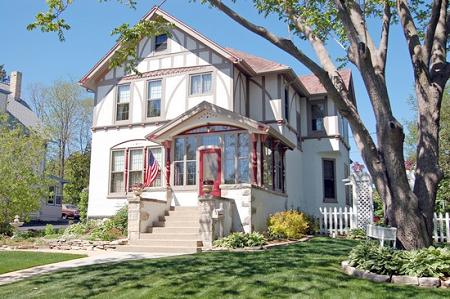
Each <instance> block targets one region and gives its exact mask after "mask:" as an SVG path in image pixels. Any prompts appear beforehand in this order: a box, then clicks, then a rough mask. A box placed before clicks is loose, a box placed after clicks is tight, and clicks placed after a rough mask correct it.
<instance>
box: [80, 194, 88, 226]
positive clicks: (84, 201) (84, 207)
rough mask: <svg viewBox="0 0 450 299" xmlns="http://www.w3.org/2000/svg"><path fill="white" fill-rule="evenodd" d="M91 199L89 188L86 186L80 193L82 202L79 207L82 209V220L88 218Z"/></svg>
mask: <svg viewBox="0 0 450 299" xmlns="http://www.w3.org/2000/svg"><path fill="white" fill-rule="evenodd" d="M88 201H89V190H88V189H87V188H84V189H83V191H81V193H80V202H79V203H78V208H79V209H80V220H81V221H86V220H87V207H88Z"/></svg>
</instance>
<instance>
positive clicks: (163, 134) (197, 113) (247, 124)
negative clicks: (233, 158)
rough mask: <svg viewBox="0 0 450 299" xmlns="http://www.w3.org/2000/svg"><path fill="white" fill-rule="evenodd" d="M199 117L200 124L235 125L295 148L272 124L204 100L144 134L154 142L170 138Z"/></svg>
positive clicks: (193, 125)
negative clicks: (271, 137)
mask: <svg viewBox="0 0 450 299" xmlns="http://www.w3.org/2000/svg"><path fill="white" fill-rule="evenodd" d="M200 119H201V120H202V122H204V123H202V125H207V124H211V125H213V124H225V125H230V126H235V127H238V128H242V129H245V130H248V131H249V132H250V133H258V134H263V135H270V136H273V137H275V138H276V139H278V140H280V141H281V142H282V143H283V144H284V145H286V146H287V147H288V148H290V149H293V148H295V144H294V143H292V142H291V141H290V140H289V139H287V138H286V137H285V136H283V135H282V134H281V133H279V132H278V131H277V130H275V129H274V128H273V127H272V126H270V125H268V124H263V123H260V122H258V121H255V120H253V119H251V118H248V117H245V116H242V115H241V114H239V113H236V112H233V111H230V110H227V109H225V108H222V107H219V106H217V105H214V104H211V103H209V102H206V101H203V102H201V103H200V104H198V105H197V106H195V107H193V108H191V109H189V110H188V111H186V112H185V113H183V114H181V115H179V116H178V117H176V118H175V119H173V120H172V121H170V122H168V123H167V124H165V125H163V126H161V127H159V128H157V129H156V130H154V131H153V132H151V133H150V134H148V135H147V136H145V138H146V139H148V140H150V141H153V142H156V143H162V142H164V141H166V140H171V139H172V137H173V136H176V135H178V134H180V133H182V132H184V131H186V130H189V129H191V128H192V127H195V126H198V122H194V121H195V120H200ZM191 121H192V122H191ZM191 126H192V127H191Z"/></svg>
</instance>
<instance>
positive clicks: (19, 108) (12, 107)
mask: <svg viewBox="0 0 450 299" xmlns="http://www.w3.org/2000/svg"><path fill="white" fill-rule="evenodd" d="M6 112H7V113H8V114H9V115H10V117H12V118H13V119H12V120H11V121H13V122H14V121H18V122H19V123H21V124H22V125H24V126H25V127H27V128H28V129H34V130H38V129H39V128H40V127H41V126H42V124H41V121H40V120H39V118H38V117H37V116H36V114H35V113H34V112H33V111H32V110H31V109H30V107H29V106H28V104H27V103H26V102H25V101H23V100H22V99H20V100H14V99H12V98H9V99H8V102H7V104H6Z"/></svg>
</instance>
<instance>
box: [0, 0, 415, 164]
mask: <svg viewBox="0 0 450 299" xmlns="http://www.w3.org/2000/svg"><path fill="white" fill-rule="evenodd" d="M137 2H138V5H137V7H136V9H135V10H133V9H130V8H128V7H126V6H124V5H122V4H120V3H119V1H113V0H110V1H107V2H100V1H98V0H78V1H74V4H73V5H72V6H71V7H70V9H69V10H68V11H67V12H66V13H65V15H64V16H63V17H64V18H65V19H66V21H67V22H68V23H69V24H70V25H71V27H72V28H71V29H70V30H69V31H68V32H66V33H65V37H66V41H64V42H60V41H59V40H58V37H57V35H56V34H55V33H43V32H40V31H38V30H35V31H27V29H26V26H27V24H29V23H31V22H32V21H33V19H34V16H35V15H36V14H37V13H38V12H39V11H42V10H45V8H46V5H45V0H14V1H12V0H0V12H1V15H2V16H1V18H0V28H1V31H0V64H4V65H5V68H6V70H7V71H8V72H11V71H14V70H18V71H21V72H22V73H23V98H24V99H25V100H27V96H28V91H27V86H29V85H30V84H32V83H42V84H46V85H49V84H51V83H52V82H53V81H55V80H58V79H68V78H69V79H72V80H76V81H78V80H79V79H81V77H82V76H83V75H84V74H85V73H86V72H87V71H88V70H89V69H90V68H91V67H92V66H93V65H94V64H95V63H96V62H97V61H98V60H99V59H100V58H101V57H102V56H103V55H104V54H105V53H106V52H107V51H108V50H109V49H110V48H111V47H112V46H113V45H114V43H115V39H116V37H113V36H111V31H112V30H113V29H114V28H115V27H117V26H119V25H121V24H122V23H129V24H130V25H132V24H135V23H136V22H137V21H138V20H139V19H140V18H141V17H142V16H144V15H145V14H146V13H147V12H148V11H149V10H150V9H151V8H152V7H153V6H154V5H158V4H160V3H161V0H157V1H155V0H137ZM198 2H199V1H196V2H193V1H192V0H166V2H165V3H164V4H163V5H162V8H163V9H164V10H166V11H167V12H168V13H170V14H172V15H174V16H175V17H176V18H178V19H180V20H182V21H183V22H185V23H186V24H187V25H189V26H191V27H193V28H194V29H196V30H198V31H200V32H201V33H202V34H204V35H205V36H207V37H209V38H210V39H212V40H214V41H215V42H216V43H218V44H220V45H222V46H226V47H232V48H236V49H239V50H242V51H246V52H249V53H251V54H254V55H258V56H261V57H264V58H266V59H270V60H273V61H276V62H279V63H282V64H286V65H289V66H291V67H292V68H293V69H294V70H295V71H296V73H297V74H298V75H303V74H309V73H310V72H309V71H308V69H306V68H305V67H304V66H303V65H301V64H300V63H299V62H298V61H297V60H295V59H294V58H292V57H291V56H289V55H288V54H287V53H285V52H283V51H282V50H280V49H278V48H277V47H275V46H273V45H272V44H270V43H269V42H268V41H266V40H265V39H263V38H261V37H259V36H257V35H255V34H254V33H251V32H249V31H247V30H246V29H245V28H243V27H241V26H240V25H238V24H237V23H235V22H234V21H232V20H231V19H229V18H228V17H227V16H226V15H224V14H223V13H221V12H220V11H218V10H217V9H214V8H209V7H208V6H207V5H202V4H200V3H198ZM227 3H228V4H230V3H231V1H227ZM230 6H232V7H233V8H234V9H235V10H237V11H238V12H239V13H240V14H242V15H243V16H245V17H246V18H248V19H249V20H251V21H252V22H255V23H257V24H259V25H264V26H266V27H268V28H269V29H270V30H271V31H273V32H275V33H276V34H278V35H281V36H284V37H292V36H291V34H290V33H289V32H288V30H287V26H286V25H285V24H284V23H282V22H280V21H279V20H278V18H277V17H275V16H269V17H267V18H264V17H263V16H261V15H259V14H258V13H257V12H256V10H255V9H254V8H253V7H252V6H251V5H250V4H249V1H244V0H241V1H237V4H235V5H233V4H230ZM369 29H370V30H371V31H372V32H374V34H373V37H374V39H375V41H377V40H378V38H379V24H378V22H375V21H369ZM292 39H293V41H294V42H295V43H296V44H297V45H298V47H299V48H301V49H302V50H303V51H304V52H305V53H306V54H308V55H311V57H313V58H314V59H315V55H314V52H313V51H312V49H311V47H310V46H309V44H308V43H306V42H304V41H300V40H299V39H298V38H296V37H292ZM389 47H390V48H389V52H388V66H387V71H386V78H387V83H388V90H389V96H390V99H391V104H392V109H393V111H394V115H395V116H396V117H397V119H398V120H399V121H401V122H403V121H404V120H406V119H411V118H412V117H413V113H412V111H411V110H410V108H409V106H408V104H407V98H408V97H409V96H410V95H411V94H412V93H413V74H412V67H411V63H410V61H409V54H408V51H407V46H406V42H405V39H404V37H403V33H402V31H401V28H399V27H398V26H394V27H392V29H391V35H390V40H389ZM329 49H330V52H331V54H332V55H333V56H334V57H338V56H342V55H343V51H342V49H341V48H340V47H339V46H338V45H337V44H336V43H335V42H334V41H330V42H329ZM316 61H317V60H316ZM347 67H349V68H351V69H352V70H353V79H354V83H355V93H356V99H357V104H358V109H359V111H360V114H361V117H362V119H363V121H364V122H365V124H366V126H367V127H368V129H369V131H370V132H371V133H373V132H375V121H374V116H373V112H372V109H371V106H370V101H369V98H368V96H367V92H366V90H365V88H364V84H363V82H362V79H361V77H360V75H359V73H358V72H357V70H356V69H355V68H354V67H352V66H351V65H350V64H349V65H348V66H347ZM372 136H373V137H374V138H375V136H374V135H372ZM350 143H351V150H350V157H351V159H352V160H353V161H362V159H361V156H360V154H359V151H358V149H357V147H356V145H355V144H354V142H353V138H350Z"/></svg>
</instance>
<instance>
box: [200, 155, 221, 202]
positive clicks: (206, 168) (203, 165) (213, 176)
mask: <svg viewBox="0 0 450 299" xmlns="http://www.w3.org/2000/svg"><path fill="white" fill-rule="evenodd" d="M221 173H222V161H221V151H220V149H219V148H208V149H202V150H200V184H199V185H200V186H199V187H200V188H199V194H200V195H204V192H203V190H202V189H203V188H202V187H203V182H204V181H212V182H214V184H213V189H212V192H211V195H213V196H220V188H219V186H220V183H221Z"/></svg>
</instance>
